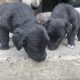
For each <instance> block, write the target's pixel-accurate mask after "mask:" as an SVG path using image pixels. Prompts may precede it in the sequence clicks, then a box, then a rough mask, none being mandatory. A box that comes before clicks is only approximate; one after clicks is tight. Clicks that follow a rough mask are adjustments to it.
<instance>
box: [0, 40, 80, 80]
mask: <svg viewBox="0 0 80 80" xmlns="http://www.w3.org/2000/svg"><path fill="white" fill-rule="evenodd" d="M46 51H47V58H46V60H45V61H43V62H41V63H37V62H35V61H33V60H32V59H30V58H28V57H27V54H26V52H25V51H24V49H22V50H21V51H17V50H16V48H15V47H14V45H13V43H12V41H11V40H10V49H9V50H6V51H0V80H80V42H78V41H77V40H76V46H75V49H70V48H68V47H67V41H66V39H65V40H64V41H63V42H62V43H61V45H60V47H59V48H58V49H57V50H55V51H49V50H48V49H46Z"/></svg>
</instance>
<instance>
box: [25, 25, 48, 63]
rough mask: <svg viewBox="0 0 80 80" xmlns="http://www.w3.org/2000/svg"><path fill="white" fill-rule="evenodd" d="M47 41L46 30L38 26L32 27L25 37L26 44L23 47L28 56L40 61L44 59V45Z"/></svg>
mask: <svg viewBox="0 0 80 80" xmlns="http://www.w3.org/2000/svg"><path fill="white" fill-rule="evenodd" d="M48 41H49V37H48V34H47V32H46V30H45V29H44V28H43V27H41V26H38V27H36V28H35V29H33V30H32V31H31V32H30V34H29V36H28V39H27V45H26V44H25V45H24V49H25V51H26V52H28V56H29V57H30V58H32V59H33V60H35V61H37V62H41V61H43V60H45V59H46V51H45V48H46V45H47V43H48Z"/></svg>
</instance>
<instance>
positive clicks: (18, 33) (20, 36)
mask: <svg viewBox="0 0 80 80" xmlns="http://www.w3.org/2000/svg"><path fill="white" fill-rule="evenodd" d="M25 39H27V37H26V36H25V34H24V31H23V30H20V29H16V30H15V31H14V35H13V37H12V40H13V43H14V45H15V46H16V48H17V49H18V50H20V49H21V48H22V46H23V45H24V40H25Z"/></svg>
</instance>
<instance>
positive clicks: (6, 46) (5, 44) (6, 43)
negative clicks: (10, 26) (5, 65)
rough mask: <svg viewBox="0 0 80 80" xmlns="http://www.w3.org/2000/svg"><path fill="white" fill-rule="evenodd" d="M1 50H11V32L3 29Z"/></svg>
mask: <svg viewBox="0 0 80 80" xmlns="http://www.w3.org/2000/svg"><path fill="white" fill-rule="evenodd" d="M0 49H1V50H7V49H9V31H7V30H5V29H1V47H0Z"/></svg>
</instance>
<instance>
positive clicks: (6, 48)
mask: <svg viewBox="0 0 80 80" xmlns="http://www.w3.org/2000/svg"><path fill="white" fill-rule="evenodd" d="M8 49H9V46H0V50H8Z"/></svg>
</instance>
